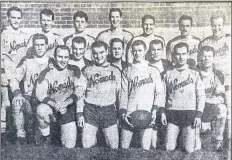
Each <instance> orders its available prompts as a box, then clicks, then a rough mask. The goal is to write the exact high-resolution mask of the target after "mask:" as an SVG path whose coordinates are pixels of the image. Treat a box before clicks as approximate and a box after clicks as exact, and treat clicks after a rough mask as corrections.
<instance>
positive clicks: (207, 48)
mask: <svg viewBox="0 0 232 160" xmlns="http://www.w3.org/2000/svg"><path fill="white" fill-rule="evenodd" d="M204 51H206V52H209V51H212V52H213V56H215V51H214V48H213V47H211V46H203V47H202V48H201V49H200V56H202V54H203V52H204Z"/></svg>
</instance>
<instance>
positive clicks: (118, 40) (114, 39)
mask: <svg viewBox="0 0 232 160" xmlns="http://www.w3.org/2000/svg"><path fill="white" fill-rule="evenodd" d="M115 42H120V43H122V48H123V49H124V42H123V40H121V39H120V38H113V39H111V40H110V48H111V49H112V47H113V44H114V43H115Z"/></svg>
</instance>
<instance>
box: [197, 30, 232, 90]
mask: <svg viewBox="0 0 232 160" xmlns="http://www.w3.org/2000/svg"><path fill="white" fill-rule="evenodd" d="M203 46H211V47H213V48H214V51H215V53H216V54H215V57H214V64H215V68H216V69H218V70H220V71H221V72H222V73H223V75H224V78H225V86H226V85H229V86H231V36H230V34H224V35H222V36H221V37H218V38H215V37H214V36H213V35H212V36H210V37H207V38H205V39H204V40H203V41H202V42H201V43H200V44H199V49H201V47H203ZM199 60H200V59H199Z"/></svg>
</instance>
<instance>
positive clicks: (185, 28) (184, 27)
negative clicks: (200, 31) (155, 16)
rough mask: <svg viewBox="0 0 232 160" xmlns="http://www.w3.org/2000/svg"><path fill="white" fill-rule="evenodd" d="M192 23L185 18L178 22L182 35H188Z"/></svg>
mask: <svg viewBox="0 0 232 160" xmlns="http://www.w3.org/2000/svg"><path fill="white" fill-rule="evenodd" d="M191 29H192V25H191V21H190V20H188V19H186V20H182V21H181V22H180V24H179V30H180V33H181V35H182V36H188V35H189V34H190V33H191Z"/></svg>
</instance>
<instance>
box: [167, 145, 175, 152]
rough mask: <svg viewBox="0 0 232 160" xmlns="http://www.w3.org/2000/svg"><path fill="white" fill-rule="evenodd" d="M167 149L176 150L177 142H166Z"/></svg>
mask: <svg viewBox="0 0 232 160" xmlns="http://www.w3.org/2000/svg"><path fill="white" fill-rule="evenodd" d="M165 147H166V150H167V151H174V150H175V149H176V145H175V144H166V146H165Z"/></svg>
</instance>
